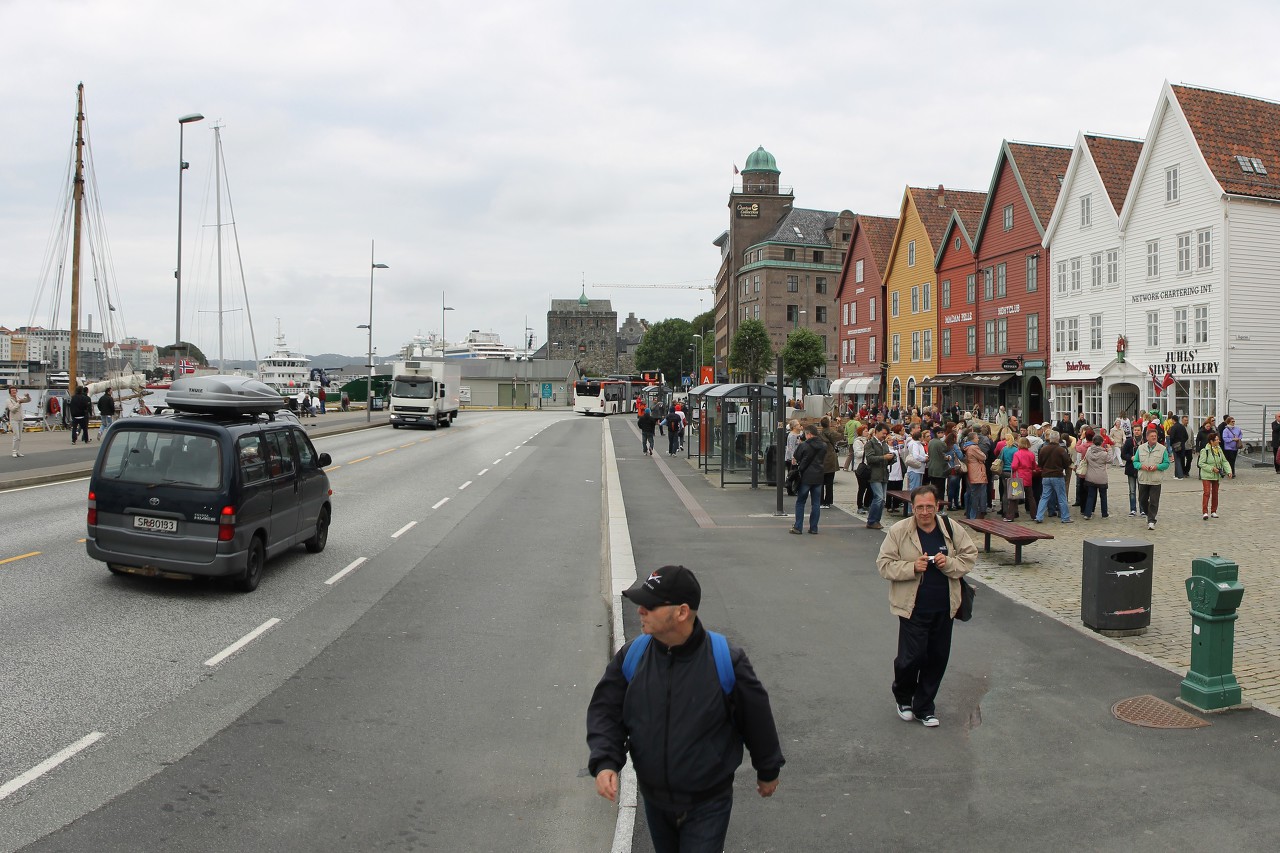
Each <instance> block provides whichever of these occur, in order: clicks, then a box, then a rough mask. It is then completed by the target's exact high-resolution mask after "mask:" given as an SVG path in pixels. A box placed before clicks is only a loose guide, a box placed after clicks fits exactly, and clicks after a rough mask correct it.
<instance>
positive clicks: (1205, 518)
mask: <svg viewBox="0 0 1280 853" xmlns="http://www.w3.org/2000/svg"><path fill="white" fill-rule="evenodd" d="M1217 515H1218V514H1217V513H1214V517H1215V518H1216V517H1217ZM1200 520H1201V521H1208V520H1209V513H1207V512H1206V513H1205V514H1204V515H1202V516H1200Z"/></svg>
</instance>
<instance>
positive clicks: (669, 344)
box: [636, 317, 697, 387]
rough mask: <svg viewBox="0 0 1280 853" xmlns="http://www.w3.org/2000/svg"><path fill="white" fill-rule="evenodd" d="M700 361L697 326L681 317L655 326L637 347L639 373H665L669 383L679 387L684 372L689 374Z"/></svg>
mask: <svg viewBox="0 0 1280 853" xmlns="http://www.w3.org/2000/svg"><path fill="white" fill-rule="evenodd" d="M696 358H697V354H696V353H695V352H694V349H693V327H692V326H690V325H689V321H688V320H683V319H681V318H679V317H672V318H671V319H669V320H662V321H661V322H658V323H654V324H653V325H652V326H650V327H649V330H648V331H646V332H645V333H644V337H643V338H642V339H641V340H640V346H638V347H636V369H637V370H661V371H662V373H663V375H664V376H665V377H666V378H667V381H668V382H670V383H671V384H672V385H675V386H677V387H679V385H680V371H681V370H682V369H683V370H684V371H686V372H688V370H689V368H690V367H691V366H692V365H693V363H694V360H695V359H696Z"/></svg>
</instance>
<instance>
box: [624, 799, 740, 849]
mask: <svg viewBox="0 0 1280 853" xmlns="http://www.w3.org/2000/svg"><path fill="white" fill-rule="evenodd" d="M680 809H681V810H679V811H677V810H675V809H668V808H663V807H660V806H655V805H653V804H652V803H650V802H649V801H648V800H647V799H646V800H645V801H644V817H645V821H646V822H647V823H648V824H649V837H650V838H651V839H653V849H654V853H720V851H722V850H724V837H725V835H726V834H727V833H728V831H729V815H730V814H731V813H732V812H733V795H732V794H730V795H729V796H727V797H720V798H719V799H715V800H708V801H707V802H705V803H698V804H697V805H695V806H682V807H680Z"/></svg>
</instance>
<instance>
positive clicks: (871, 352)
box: [867, 337, 876, 364]
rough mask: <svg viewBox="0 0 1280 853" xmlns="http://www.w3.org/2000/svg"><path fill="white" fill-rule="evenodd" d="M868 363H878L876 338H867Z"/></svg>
mask: <svg viewBox="0 0 1280 853" xmlns="http://www.w3.org/2000/svg"><path fill="white" fill-rule="evenodd" d="M867 361H869V362H871V363H872V364H875V363H876V339H875V338H874V337H871V338H867Z"/></svg>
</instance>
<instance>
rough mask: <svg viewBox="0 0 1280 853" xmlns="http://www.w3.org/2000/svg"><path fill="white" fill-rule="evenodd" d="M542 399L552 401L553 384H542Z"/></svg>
mask: <svg viewBox="0 0 1280 853" xmlns="http://www.w3.org/2000/svg"><path fill="white" fill-rule="evenodd" d="M542 399H544V400H550V399H551V383H550V382H543V383H542Z"/></svg>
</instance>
